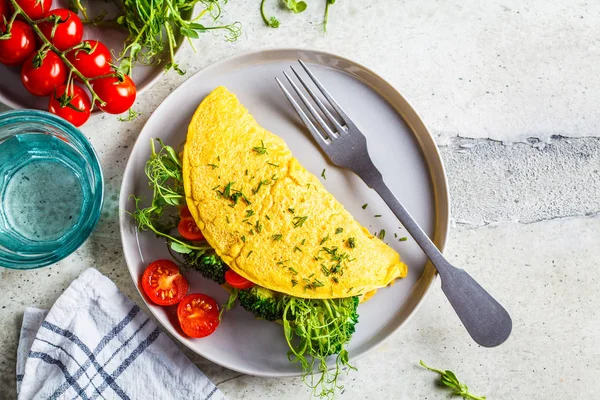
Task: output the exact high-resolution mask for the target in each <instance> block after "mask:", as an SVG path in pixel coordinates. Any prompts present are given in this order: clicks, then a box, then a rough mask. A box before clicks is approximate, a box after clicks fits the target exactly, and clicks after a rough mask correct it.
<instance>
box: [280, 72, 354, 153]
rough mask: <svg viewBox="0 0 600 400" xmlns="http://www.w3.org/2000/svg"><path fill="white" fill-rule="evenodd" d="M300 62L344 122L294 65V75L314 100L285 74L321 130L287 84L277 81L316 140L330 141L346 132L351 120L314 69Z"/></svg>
mask: <svg viewBox="0 0 600 400" xmlns="http://www.w3.org/2000/svg"><path fill="white" fill-rule="evenodd" d="M298 62H299V63H300V65H301V66H302V68H303V69H304V71H305V72H306V74H307V75H308V77H309V78H310V79H311V80H312V82H313V83H314V85H315V86H316V87H317V88H318V90H319V91H320V93H321V94H322V96H323V97H324V98H325V99H327V102H328V103H329V105H330V106H331V108H333V109H334V110H335V112H336V113H337V114H338V115H339V118H340V119H341V120H342V123H340V122H339V121H338V119H337V118H336V117H334V116H333V114H332V113H331V111H329V108H328V107H327V106H326V105H325V104H324V103H323V101H322V100H321V98H320V96H319V95H318V93H317V92H316V90H315V89H313V88H312V87H311V86H310V85H309V84H308V82H307V80H306V78H303V77H302V76H301V75H300V74H299V73H298V71H296V69H295V68H294V67H291V69H292V72H294V75H296V78H297V79H298V81H299V82H300V83H301V84H302V86H303V87H304V90H305V91H306V92H308V94H309V95H310V97H311V98H312V102H311V101H310V100H309V99H308V98H307V96H306V95H305V92H304V91H303V90H302V89H301V88H300V87H298V85H297V84H296V83H295V82H294V80H293V79H292V78H291V77H290V75H288V73H287V72H285V71H284V72H283V74H284V75H285V77H286V78H287V80H288V82H289V83H290V86H291V87H292V88H293V89H294V91H295V92H296V94H297V95H298V97H299V98H300V100H302V103H303V104H304V106H305V107H306V109H307V110H308V113H309V114H310V116H311V117H312V118H313V120H315V121H316V122H317V123H318V125H319V126H320V127H321V130H319V128H317V126H316V125H315V124H314V123H313V120H311V118H310V117H309V116H308V115H307V114H306V112H305V111H304V110H303V109H302V107H301V106H300V104H298V102H297V101H296V99H295V98H294V96H292V94H291V93H290V92H289V91H288V89H287V88H286V87H285V85H284V84H283V83H282V82H281V81H280V80H279V78H275V80H276V81H277V83H278V84H279V87H281V90H282V91H283V93H284V94H285V96H286V97H287V99H288V100H289V101H290V103H291V104H292V106H293V107H294V109H295V110H296V112H297V113H298V116H299V117H300V119H302V122H304V124H305V125H306V127H307V128H308V130H309V131H310V133H311V134H312V135H313V137H314V138H315V140H317V141H320V142H321V143H329V142H330V141H331V140H335V139H337V138H338V137H339V136H340V135H341V134H342V133H344V132H346V127H345V126H347V125H348V123H349V121H350V120H349V118H348V115H347V114H346V112H345V111H344V110H343V109H342V107H341V106H340V105H339V104H338V102H337V101H335V99H334V98H333V97H332V96H331V94H330V93H329V92H328V91H327V89H325V87H323V84H321V82H320V81H319V80H318V79H317V77H316V76H315V75H314V74H313V73H312V71H311V70H310V69H309V68H308V67H307V66H306V64H305V63H304V62H302V60H298ZM313 102H314V104H316V105H317V107H318V108H319V110H320V112H319V111H317V109H316V108H315V106H314V105H313ZM323 116H325V118H327V120H328V121H329V124H328V123H327V122H326V121H325V120H324V119H323Z"/></svg>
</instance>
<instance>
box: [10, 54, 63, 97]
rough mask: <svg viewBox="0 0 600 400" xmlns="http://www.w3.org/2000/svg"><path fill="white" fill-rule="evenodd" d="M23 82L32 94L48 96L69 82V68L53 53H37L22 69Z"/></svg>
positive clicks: (31, 56)
mask: <svg viewBox="0 0 600 400" xmlns="http://www.w3.org/2000/svg"><path fill="white" fill-rule="evenodd" d="M21 81H22V82H23V86H25V89H27V90H28V91H29V92H30V93H32V94H34V95H36V96H48V95H49V94H51V93H52V92H53V91H54V88H56V87H57V86H60V85H62V84H64V83H65V82H66V81H67V67H66V66H65V64H64V63H63V62H62V60H61V59H60V58H59V57H58V56H57V55H56V53H54V52H53V51H48V52H46V53H45V54H40V53H39V52H36V53H33V54H32V55H30V56H29V58H28V59H27V60H25V63H24V64H23V67H21Z"/></svg>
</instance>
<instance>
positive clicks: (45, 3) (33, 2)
mask: <svg viewBox="0 0 600 400" xmlns="http://www.w3.org/2000/svg"><path fill="white" fill-rule="evenodd" d="M16 3H17V4H18V5H19V7H21V9H22V10H23V11H24V12H25V14H27V16H28V17H29V18H31V19H32V20H34V21H35V20H37V19H42V18H44V17H45V16H46V15H48V12H49V11H50V8H52V0H16ZM11 8H12V7H11Z"/></svg>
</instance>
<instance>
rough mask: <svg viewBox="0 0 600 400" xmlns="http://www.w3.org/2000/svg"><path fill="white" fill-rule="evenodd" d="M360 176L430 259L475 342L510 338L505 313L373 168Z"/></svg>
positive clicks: (492, 343) (486, 344)
mask: <svg viewBox="0 0 600 400" xmlns="http://www.w3.org/2000/svg"><path fill="white" fill-rule="evenodd" d="M359 176H360V177H361V178H362V179H363V180H364V181H365V183H366V184H367V185H369V186H370V187H371V188H373V189H374V190H375V191H376V192H377V193H378V194H379V195H380V196H381V198H382V199H383V201H385V203H386V204H387V205H388V207H389V208H390V209H391V210H392V212H393V213H394V214H395V215H396V217H397V218H398V219H399V220H400V222H401V223H402V225H404V227H405V228H406V230H407V231H408V233H410V235H411V236H412V237H413V238H414V239H415V241H416V242H417V244H418V245H419V246H420V247H421V249H422V250H423V252H425V254H426V255H427V257H429V259H430V260H431V263H432V264H433V265H434V267H435V268H436V269H437V271H438V273H439V275H440V278H441V280H442V291H443V292H444V294H445V295H446V297H447V298H448V300H449V301H450V304H451V305H452V307H453V308H454V311H455V312H456V314H458V317H459V318H460V320H461V322H462V323H463V325H464V326H465V328H466V329H467V331H468V332H469V334H470V335H471V337H472V338H473V340H475V342H477V343H478V344H480V345H481V346H484V347H494V346H498V345H499V344H502V343H503V342H504V341H505V340H506V339H507V338H508V336H509V335H510V332H511V330H512V320H511V318H510V315H509V314H508V312H507V311H506V310H505V309H504V308H503V307H502V306H501V305H500V303H498V302H497V301H496V300H495V299H494V298H493V297H492V296H491V295H490V294H489V293H488V292H487V291H486V290H485V289H484V288H483V287H481V285H479V284H478V283H477V282H476V281H475V279H473V278H472V277H471V276H470V275H469V274H468V273H467V272H466V271H464V270H462V269H458V268H455V267H454V266H452V265H451V264H450V263H449V262H448V260H446V258H445V257H444V256H443V255H442V253H441V252H440V251H439V250H438V248H437V247H436V246H435V244H434V243H433V242H432V241H431V239H429V237H428V236H427V234H426V233H425V232H424V231H423V229H421V227H420V226H419V225H418V224H417V222H416V221H415V220H414V218H413V217H412V216H411V215H410V213H409V212H408V211H407V210H406V208H404V206H403V205H402V204H401V203H400V201H399V200H398V199H397V198H396V196H395V195H394V193H392V191H391V190H390V189H389V188H388V186H387V185H386V184H385V182H384V181H383V177H382V176H381V173H379V171H378V170H377V169H376V168H375V166H373V168H368V169H367V170H365V173H359Z"/></svg>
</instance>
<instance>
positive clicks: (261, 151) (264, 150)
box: [253, 140, 269, 155]
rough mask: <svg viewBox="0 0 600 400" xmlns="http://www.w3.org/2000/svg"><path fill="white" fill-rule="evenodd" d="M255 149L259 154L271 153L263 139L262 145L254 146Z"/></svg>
mask: <svg viewBox="0 0 600 400" xmlns="http://www.w3.org/2000/svg"><path fill="white" fill-rule="evenodd" d="M253 150H254V151H255V152H257V153H258V154H261V155H262V154H269V153H268V152H267V148H266V147H265V143H264V142H263V141H262V140H261V141H260V146H256V147H254V148H253Z"/></svg>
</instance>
